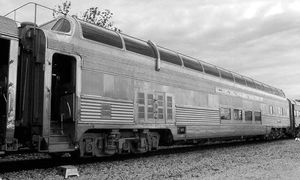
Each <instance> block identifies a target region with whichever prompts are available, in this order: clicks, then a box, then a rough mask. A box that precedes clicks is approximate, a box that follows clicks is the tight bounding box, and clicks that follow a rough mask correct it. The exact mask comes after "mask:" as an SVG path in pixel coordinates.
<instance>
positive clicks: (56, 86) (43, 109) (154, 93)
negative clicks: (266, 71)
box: [0, 16, 300, 156]
mask: <svg viewBox="0 0 300 180" xmlns="http://www.w3.org/2000/svg"><path fill="white" fill-rule="evenodd" d="M3 23H4V24H7V25H5V26H3V25H2V24H3ZM0 24H1V26H0V34H1V36H0V41H1V43H0V44H1V56H2V57H1V63H0V66H1V67H0V68H2V69H5V71H1V72H3V73H4V77H5V78H4V79H5V80H3V79H1V83H2V84H3V85H1V88H2V89H1V93H2V96H3V98H2V99H3V100H1V133H2V134H1V138H2V139H1V142H0V144H1V147H2V148H1V150H2V151H13V150H19V149H20V148H22V147H29V148H33V149H35V150H37V151H39V152H48V153H62V152H79V153H80V156H103V155H111V154H116V153H119V154H120V153H137V152H146V151H151V150H154V149H157V148H158V147H159V146H161V145H172V144H174V143H178V142H199V141H201V140H207V139H222V138H226V139H227V138H230V139H232V138H235V139H240V138H251V137H268V138H278V137H280V136H282V135H284V134H286V133H288V132H290V130H291V127H294V125H293V121H292V120H291V117H290V115H291V114H290V108H289V106H291V103H289V102H288V100H287V99H286V97H285V95H284V93H283V92H282V90H280V89H277V88H274V87H271V86H269V85H266V84H264V83H261V82H258V81H255V80H253V79H251V78H247V77H244V76H241V75H239V74H236V73H234V72H231V71H228V70H225V69H222V68H219V67H216V66H214V65H211V64H209V63H206V62H204V61H199V60H197V59H194V58H191V57H189V56H186V55H183V54H181V53H178V52H175V51H171V50H169V49H166V48H163V47H160V46H158V45H156V44H155V43H153V42H151V41H143V40H140V39H137V38H134V37H131V36H128V35H125V34H120V33H117V32H114V31H110V30H107V29H104V28H100V27H97V26H95V25H93V24H89V23H87V22H84V21H81V20H79V19H76V18H74V17H69V16H61V17H58V18H57V19H55V20H52V21H50V22H48V23H46V24H43V25H41V26H39V27H38V28H37V27H36V26H35V25H33V24H25V23H24V24H22V25H21V26H20V27H19V28H17V26H16V23H15V22H14V21H12V20H10V19H7V18H4V17H0ZM2 42H3V43H2ZM18 52H19V55H18ZM3 104H4V105H3ZM299 107H300V106H299ZM299 110H300V109H299Z"/></svg>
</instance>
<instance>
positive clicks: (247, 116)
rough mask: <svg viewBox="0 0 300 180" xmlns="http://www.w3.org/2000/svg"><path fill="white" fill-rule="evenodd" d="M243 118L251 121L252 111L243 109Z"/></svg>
mask: <svg viewBox="0 0 300 180" xmlns="http://www.w3.org/2000/svg"><path fill="white" fill-rule="evenodd" d="M245 120H246V121H252V111H245Z"/></svg>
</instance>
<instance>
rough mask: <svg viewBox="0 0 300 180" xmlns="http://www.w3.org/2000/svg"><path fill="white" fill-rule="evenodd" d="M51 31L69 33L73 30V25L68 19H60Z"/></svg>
mask: <svg viewBox="0 0 300 180" xmlns="http://www.w3.org/2000/svg"><path fill="white" fill-rule="evenodd" d="M51 30H54V31H60V32H65V33H67V32H70V30H71V24H70V22H69V21H68V20H66V19H60V20H58V21H57V22H56V23H55V24H54V26H53V27H52V29H51Z"/></svg>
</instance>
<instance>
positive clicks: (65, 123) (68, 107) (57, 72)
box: [51, 53, 76, 137]
mask: <svg viewBox="0 0 300 180" xmlns="http://www.w3.org/2000/svg"><path fill="white" fill-rule="evenodd" d="M51 92H52V96H51V134H57V135H67V136H71V137H72V136H73V135H74V124H75V117H74V111H75V93H76V59H75V58H74V57H72V56H67V55H62V54H57V53H56V54H54V55H53V61H52V87H51Z"/></svg>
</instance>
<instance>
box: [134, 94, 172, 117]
mask: <svg viewBox="0 0 300 180" xmlns="http://www.w3.org/2000/svg"><path fill="white" fill-rule="evenodd" d="M136 103H137V111H138V112H137V118H138V119H140V120H145V119H147V120H154V119H158V120H164V119H167V120H172V119H173V103H174V102H173V97H172V96H165V95H164V94H163V93H160V94H151V93H148V94H146V93H142V92H139V93H137V98H136ZM165 113H166V114H165Z"/></svg>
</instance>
